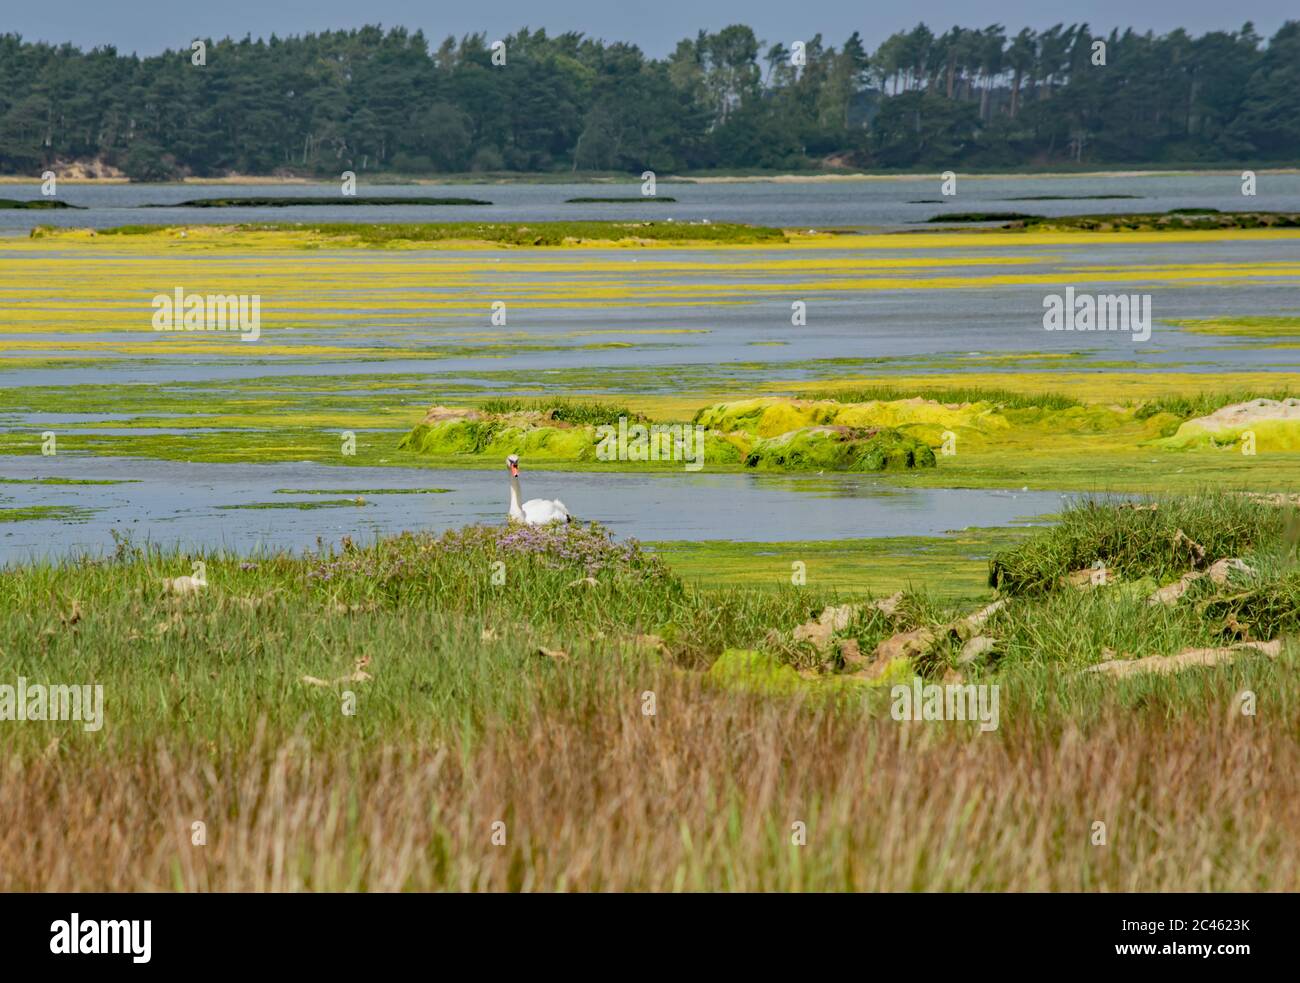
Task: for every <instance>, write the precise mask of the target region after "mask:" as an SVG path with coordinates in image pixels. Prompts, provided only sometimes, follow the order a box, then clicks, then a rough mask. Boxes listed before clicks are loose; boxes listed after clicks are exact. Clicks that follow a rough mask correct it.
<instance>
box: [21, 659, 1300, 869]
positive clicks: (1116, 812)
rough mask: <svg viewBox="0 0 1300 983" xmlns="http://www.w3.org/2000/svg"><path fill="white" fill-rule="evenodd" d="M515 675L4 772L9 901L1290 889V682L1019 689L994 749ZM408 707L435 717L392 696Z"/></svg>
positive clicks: (634, 686) (746, 701) (717, 699)
mask: <svg viewBox="0 0 1300 983" xmlns="http://www.w3.org/2000/svg"><path fill="white" fill-rule="evenodd" d="M513 674H514V675H515V676H517V677H521V678H520V681H518V682H516V683H514V684H513V687H512V692H517V691H521V690H522V691H526V699H527V701H528V702H529V706H528V707H527V708H526V709H524V710H522V712H521V716H520V719H519V720H518V722H517V723H516V724H514V725H513V726H500V725H489V726H486V727H484V728H482V731H481V733H480V734H479V735H478V736H476V737H474V738H472V739H471V738H470V737H467V736H466V731H464V730H456V729H454V728H453V729H451V730H450V732H446V731H444V732H440V733H437V734H431V733H430V732H429V731H428V730H426V729H424V728H421V727H417V726H413V727H412V728H411V730H410V732H409V733H406V734H400V735H394V736H395V738H396V740H395V741H394V742H393V743H381V742H372V743H369V744H366V745H361V744H360V743H359V741H361V740H362V738H361V736H360V735H361V734H362V733H364V731H365V730H366V729H367V728H368V727H369V726H370V725H369V724H368V723H367V715H369V714H373V713H374V710H373V709H371V708H370V707H369V706H367V703H366V702H364V701H365V700H366V698H364V697H363V703H362V709H361V710H360V712H359V713H358V715H357V716H356V717H355V718H350V719H348V720H346V721H345V722H343V723H341V724H340V725H339V726H338V727H337V733H336V736H335V738H334V740H333V741H332V742H331V743H330V744H329V745H327V746H323V747H322V746H313V745H312V744H311V743H310V742H308V741H305V740H303V739H302V738H300V737H299V736H297V735H296V734H294V733H292V732H290V733H285V732H284V731H281V730H277V729H276V728H274V727H273V726H271V725H270V724H269V723H268V722H267V721H266V720H265V719H264V718H261V717H258V718H255V719H253V720H251V721H250V722H249V728H248V732H247V734H246V737H245V739H244V740H243V741H241V742H238V743H235V742H222V743H220V744H218V745H216V746H205V745H204V744H202V743H199V742H188V741H184V740H177V739H176V738H175V737H173V738H172V739H170V740H169V741H168V742H166V743H162V742H160V743H157V744H141V745H140V746H138V747H137V748H135V749H134V750H128V749H126V748H123V747H121V746H110V747H106V748H97V749H94V750H93V751H90V750H87V751H83V752H80V753H78V752H74V751H71V750H66V749H65V750H55V751H53V752H51V753H47V754H40V755H19V756H15V755H6V756H5V757H4V758H3V759H2V760H0V785H3V787H4V789H5V791H6V794H5V795H4V796H3V797H0V889H2V890H6V891H12V890H65V891H66V890H88V889H95V890H170V889H175V890H227V891H267V890H273V891H297V890H371V891H397V890H501V891H542V890H560V891H564V890H595V891H615V890H659V891H691V890H740V891H767V890H783V891H790V890H793V891H801V890H802V891H841V890H890V891H911V890H1033V891H1042V890H1071V891H1077V890H1082V891H1102V890H1104V891H1134V890H1196V891H1206V890H1220V891H1246V890H1295V889H1296V888H1297V886H1300V881H1298V880H1297V871H1300V846H1298V845H1297V840H1296V838H1295V837H1294V836H1293V835H1292V831H1293V830H1294V829H1295V828H1296V825H1297V823H1298V822H1300V798H1298V797H1297V796H1296V795H1295V787H1294V781H1293V779H1294V775H1295V774H1296V771H1297V768H1298V767H1300V745H1298V744H1297V743H1296V742H1295V740H1294V737H1293V734H1294V729H1295V727H1296V725H1297V723H1300V718H1298V717H1297V713H1296V701H1295V697H1294V687H1292V689H1291V692H1290V695H1289V696H1288V698H1287V699H1286V700H1278V699H1275V698H1272V697H1268V698H1266V702H1265V703H1264V704H1263V710H1262V713H1261V716H1260V717H1259V718H1249V717H1243V716H1241V715H1240V714H1239V713H1234V702H1235V692H1236V691H1237V689H1238V688H1239V687H1241V686H1242V685H1243V683H1247V684H1249V685H1252V686H1256V687H1258V688H1260V689H1261V690H1264V687H1263V686H1261V681H1260V680H1259V679H1249V680H1242V679H1240V678H1232V677H1228V676H1225V677H1223V678H1218V677H1215V678H1214V679H1212V680H1209V681H1205V680H1201V681H1198V683H1197V684H1196V685H1193V686H1187V687H1180V686H1178V685H1175V684H1170V683H1168V682H1167V681H1162V682H1160V683H1156V684H1152V685H1144V686H1142V687H1134V688H1132V689H1130V690H1127V691H1125V693H1124V701H1123V702H1121V701H1119V700H1115V699H1111V700H1110V701H1109V702H1108V703H1107V704H1106V705H1105V706H1104V707H1101V708H1098V707H1097V706H1095V704H1096V702H1097V697H1096V690H1097V689H1098V687H1095V686H1094V687H1093V689H1092V690H1091V691H1090V693H1089V695H1078V694H1072V696H1071V698H1072V699H1074V700H1075V701H1076V702H1078V701H1082V700H1090V701H1091V703H1092V704H1093V706H1091V710H1092V712H1091V713H1080V714H1079V715H1080V716H1081V717H1083V723H1081V724H1080V723H1077V722H1076V721H1075V720H1074V719H1072V715H1071V713H1070V712H1067V711H1066V709H1065V708H1064V707H1063V705H1062V703H1061V702H1059V701H1056V700H1054V699H1051V698H1048V700H1047V701H1046V702H1043V703H1042V704H1041V705H1034V704H1033V702H1032V701H1031V700H1030V699H1029V698H1028V697H1027V694H1026V693H1024V692H1021V691H1019V690H1014V689H1008V690H1007V691H1005V692H1004V697H1003V704H1002V707H1003V709H1002V726H1001V728H1000V730H998V731H997V732H994V733H991V734H978V733H973V732H972V731H971V730H970V729H969V728H967V727H964V726H962V725H949V724H928V725H927V724H917V723H899V722H895V721H893V720H892V719H890V718H889V717H888V716H887V715H878V714H868V713H864V712H863V711H862V710H861V708H853V707H846V706H842V705H835V704H819V705H813V704H809V703H808V702H806V701H803V700H801V699H799V698H789V699H786V698H759V697H750V696H745V695H737V694H735V693H732V692H730V691H722V690H717V689H715V688H712V687H709V686H707V685H705V684H704V683H702V682H701V681H699V679H698V678H696V677H692V676H684V675H681V674H677V673H671V672H668V671H664V670H653V671H652V670H643V671H642V672H641V673H640V674H639V675H637V674H633V673H628V672H624V671H622V670H620V669H618V668H617V667H612V666H611V665H610V664H608V663H603V662H595V663H590V664H589V663H582V664H579V665H577V666H573V667H570V669H569V671H568V672H567V674H564V675H563V678H559V677H561V675H562V671H561V670H555V669H553V668H549V667H542V668H541V669H535V670H532V671H529V670H527V669H516V670H515V671H514V673H513ZM544 674H549V676H550V677H552V678H551V680H550V681H549V683H543V682H542V681H541V680H540V679H539V678H537V677H540V676H542V675H544ZM441 682H444V683H446V682H449V680H441ZM647 690H650V691H653V692H654V693H655V695H656V697H657V712H656V714H655V715H654V716H646V715H644V714H642V713H641V703H640V700H641V696H642V693H643V691H647ZM1036 691H1038V692H1051V689H1050V688H1044V687H1036ZM1265 692H1267V691H1266V690H1265ZM318 695H319V698H320V699H321V701H322V702H324V701H326V700H332V698H333V694H323V693H322V694H318ZM399 696H401V697H403V698H404V700H403V702H404V703H405V704H406V705H408V706H409V705H410V704H414V703H417V702H419V701H422V700H427V699H429V696H428V695H426V694H423V693H420V692H418V691H416V692H408V693H405V694H398V693H390V694H388V695H387V698H388V699H394V698H398V697H399ZM484 696H485V693H484V692H483V691H482V690H478V689H463V690H461V691H460V692H458V693H456V697H457V699H458V701H459V702H460V703H462V705H474V704H472V703H471V701H474V700H479V701H481V700H482V699H483V698H484ZM369 699H370V700H371V701H373V700H375V699H376V697H375V696H371V697H370V698H369ZM1192 702H1195V703H1198V704H1200V705H1202V706H1203V707H1205V712H1203V713H1200V714H1189V713H1188V712H1186V707H1187V706H1188V705H1189V704H1190V703H1192ZM480 705H481V704H480ZM1072 709H1073V710H1074V711H1075V712H1078V711H1079V710H1080V709H1082V708H1081V707H1079V706H1075V707H1073V708H1072ZM334 715H335V716H337V711H334ZM340 719H341V718H340ZM195 822H203V823H204V824H205V826H206V833H207V843H206V845H204V846H201V847H196V846H194V845H193V844H192V842H191V830H192V828H193V824H194V823H195ZM496 822H501V823H504V824H505V826H504V830H505V832H506V836H507V839H506V842H505V844H504V845H501V846H494V845H493V844H492V842H491V836H492V824H493V823H496ZM795 822H802V823H804V824H806V828H807V845H805V846H794V845H793V844H792V840H791V833H792V829H793V824H794V823H795ZM1096 822H1103V823H1105V824H1106V833H1107V840H1106V845H1105V846H1104V847H1102V846H1094V845H1092V842H1091V836H1092V830H1093V824H1094V823H1096Z"/></svg>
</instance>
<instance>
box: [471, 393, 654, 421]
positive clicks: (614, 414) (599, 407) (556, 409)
mask: <svg viewBox="0 0 1300 983" xmlns="http://www.w3.org/2000/svg"><path fill="white" fill-rule="evenodd" d="M477 406H478V409H480V410H482V411H483V412H484V413H492V414H498V415H503V416H504V415H508V414H511V413H550V414H552V415H553V416H554V418H555V419H556V420H559V421H561V422H562V423H571V424H573V425H574V426H579V427H595V426H600V425H602V424H610V423H617V422H618V418H619V417H627V419H628V420H629V421H635V420H641V419H643V417H642V416H641V415H640V414H637V413H633V412H632V411H631V410H630V409H628V408H627V407H626V406H623V405H620V404H617V403H608V402H603V401H600V400H582V399H568V398H560V399H556V398H545V397H543V398H537V399H520V398H516V397H505V396H503V397H495V398H493V399H485V400H483V401H481V402H480V403H478V404H477Z"/></svg>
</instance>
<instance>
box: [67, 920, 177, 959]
mask: <svg viewBox="0 0 1300 983" xmlns="http://www.w3.org/2000/svg"><path fill="white" fill-rule="evenodd" d="M50 934H51V936H52V938H51V939H50V952H52V953H54V954H55V955H60V956H62V955H68V956H77V955H82V954H91V955H124V954H125V955H129V956H130V957H131V962H133V963H147V962H148V961H149V959H150V957H151V955H152V949H153V945H152V935H153V922H151V921H149V920H148V919H144V920H140V919H132V920H131V921H127V920H126V919H122V920H121V921H108V920H107V919H95V918H88V919H86V920H85V921H84V922H83V921H82V920H81V916H80V915H78V914H77V913H76V912H75V911H74V912H73V913H72V917H71V918H69V919H68V920H67V921H66V922H65V921H63V920H62V919H60V920H59V921H56V922H51V923H50Z"/></svg>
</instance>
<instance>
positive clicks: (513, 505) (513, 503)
mask: <svg viewBox="0 0 1300 983" xmlns="http://www.w3.org/2000/svg"><path fill="white" fill-rule="evenodd" d="M506 465H507V466H508V467H509V468H510V521H511V522H522V523H524V524H525V525H529V526H544V525H546V524H547V523H548V522H572V521H573V516H571V515H569V510H568V509H567V508H565V507H564V503H563V502H561V501H560V500H559V499H558V498H557V499H555V500H554V501H547V500H546V499H544V498H533V499H530V500H528V501H527V502H524V504H523V505H520V504H519V455H518V454H511V455H510V456H509V457H507V458H506Z"/></svg>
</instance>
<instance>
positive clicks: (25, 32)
mask: <svg viewBox="0 0 1300 983" xmlns="http://www.w3.org/2000/svg"><path fill="white" fill-rule="evenodd" d="M3 6H4V8H5V9H4V10H3V13H0V32H16V33H18V34H21V35H22V36H23V37H24V38H26V39H27V40H31V41H35V40H41V41H52V42H62V41H71V42H72V43H73V44H76V45H79V46H81V47H83V48H89V47H93V46H95V45H98V44H113V45H116V46H117V48H118V50H120V51H123V52H131V51H135V52H138V53H140V54H156V53H157V52H159V51H162V50H163V49H164V48H173V49H176V48H182V47H188V46H189V42H190V41H191V40H192V39H193V38H195V37H203V36H206V37H225V36H226V35H233V36H235V37H243V36H244V35H245V34H249V33H251V34H252V35H253V36H254V37H258V36H267V35H270V34H272V33H276V34H280V35H282V36H283V35H286V34H301V33H304V32H307V31H322V30H327V29H331V28H346V27H359V26H361V25H363V24H374V23H380V24H383V25H384V26H385V27H389V26H395V25H402V26H405V27H409V28H411V29H415V28H421V29H423V30H424V32H425V34H426V36H428V37H430V38H431V39H432V40H433V41H434V42H436V41H439V40H441V39H442V38H443V37H445V36H446V35H448V34H455V35H460V34H464V33H467V32H470V31H486V32H487V33H488V34H489V35H490V36H492V37H497V36H499V35H504V34H507V33H509V32H511V31H514V30H517V29H518V28H520V27H523V26H529V27H534V28H536V27H545V28H546V29H547V30H548V31H550V32H551V33H560V32H562V31H566V30H579V31H583V32H585V33H586V34H588V35H590V36H594V37H599V38H604V39H606V40H618V41H631V42H634V43H636V44H639V45H640V46H641V48H642V49H643V50H644V51H646V52H647V53H648V54H651V55H655V56H660V55H664V54H667V53H668V52H669V51H671V50H672V48H673V46H674V45H675V44H676V42H677V41H678V40H679V39H681V38H683V37H687V36H693V35H694V34H695V32H696V31H698V30H700V29H701V28H703V29H706V30H717V29H718V28H721V27H725V26H726V25H728V24H733V23H737V22H740V23H746V24H749V25H750V26H751V27H753V28H754V30H755V31H756V32H757V33H758V36H759V37H760V39H762V40H765V41H768V42H775V41H783V42H786V43H788V42H790V41H792V40H797V39H801V38H807V37H810V36H812V35H813V34H816V33H817V32H818V31H820V32H821V33H822V35H823V37H824V38H825V40H826V41H827V42H828V43H831V44H835V45H837V46H838V45H839V44H840V42H842V41H843V39H844V38H846V37H848V35H849V34H850V33H852V32H853V31H854V30H857V31H861V32H862V36H863V38H864V40H865V41H866V43H867V47H868V49H872V48H874V47H875V46H876V45H877V44H879V43H880V41H881V40H882V39H884V38H885V37H886V36H888V35H889V34H891V33H892V32H894V31H896V30H899V29H901V28H909V27H912V26H913V25H915V24H916V22H917V21H918V20H924V21H925V22H926V23H927V24H928V25H929V26H930V27H931V28H934V29H938V30H944V29H946V28H948V27H951V26H952V25H954V24H960V25H961V26H963V27H983V26H986V25H988V24H993V23H1000V24H1003V25H1004V26H1006V27H1007V28H1008V29H1010V30H1012V31H1016V30H1019V29H1020V28H1021V27H1035V28H1043V27H1050V26H1051V25H1052V24H1055V23H1057V22H1060V21H1064V22H1065V23H1067V24H1068V23H1072V22H1076V21H1078V22H1086V23H1088V24H1089V25H1090V26H1091V27H1092V29H1093V32H1094V33H1106V32H1109V30H1110V29H1111V28H1112V27H1116V26H1118V27H1134V28H1137V29H1139V30H1146V29H1152V30H1155V31H1157V32H1163V31H1167V30H1169V29H1171V28H1174V27H1185V28H1187V29H1188V30H1189V31H1191V32H1193V33H1195V34H1199V33H1202V32H1204V31H1206V30H1235V29H1236V28H1238V27H1240V26H1241V25H1242V24H1243V23H1244V22H1245V21H1247V20H1251V21H1253V22H1254V24H1255V28H1256V30H1258V31H1259V32H1260V33H1261V34H1264V35H1266V36H1267V35H1269V34H1272V33H1273V32H1274V31H1275V30H1276V29H1277V28H1278V27H1279V26H1280V25H1281V24H1282V22H1283V21H1284V20H1286V19H1288V17H1290V18H1292V19H1296V18H1300V4H1297V3H1296V0H1245V2H1244V3H1241V4H1235V3H1222V2H1217V0H1216V2H1210V0H1143V2H1142V3H1141V4H1137V3H1134V2H1133V0H1076V2H1071V3H1053V2H1051V0H1048V2H1043V0H975V2H972V0H916V2H908V3H882V2H880V0H706V2H700V0H641V2H628V0H488V2H483V3H464V2H460V3H447V2H445V0H443V2H439V0H220V2H215V3H214V2H212V0H202V2H197V0H118V2H114V0H57V2H55V0H45V2H37V0H21V2H20V0H4V4H3Z"/></svg>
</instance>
